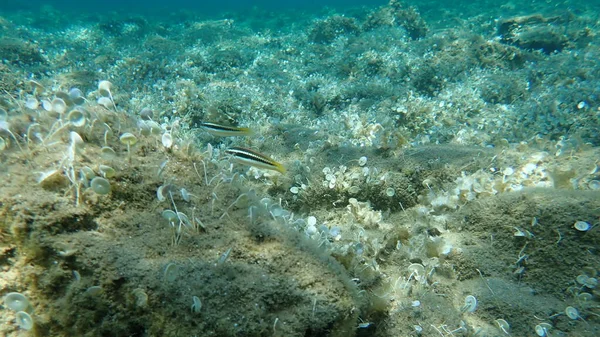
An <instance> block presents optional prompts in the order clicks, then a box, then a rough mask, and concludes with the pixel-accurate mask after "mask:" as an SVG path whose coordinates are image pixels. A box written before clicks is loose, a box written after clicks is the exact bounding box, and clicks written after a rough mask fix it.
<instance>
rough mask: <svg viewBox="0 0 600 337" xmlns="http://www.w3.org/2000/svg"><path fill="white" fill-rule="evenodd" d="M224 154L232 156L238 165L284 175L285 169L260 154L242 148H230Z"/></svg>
mask: <svg viewBox="0 0 600 337" xmlns="http://www.w3.org/2000/svg"><path fill="white" fill-rule="evenodd" d="M225 152H227V153H229V154H230V155H232V156H233V158H234V160H235V161H236V162H237V163H239V164H244V165H250V166H254V167H257V168H261V169H266V170H273V171H277V172H279V173H282V174H283V173H285V167H283V165H281V164H280V163H278V162H276V161H275V160H273V159H271V158H269V157H267V156H265V155H264V154H262V153H258V152H256V151H253V150H250V149H246V148H243V147H232V148H229V149H227V150H225Z"/></svg>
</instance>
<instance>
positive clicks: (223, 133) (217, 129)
mask: <svg viewBox="0 0 600 337" xmlns="http://www.w3.org/2000/svg"><path fill="white" fill-rule="evenodd" d="M200 126H201V127H202V128H203V129H204V130H206V132H208V133H210V134H211V135H213V136H219V137H235V136H251V135H252V134H254V131H252V130H251V129H250V128H240V127H237V126H227V125H220V124H215V123H208V122H206V123H201V124H200Z"/></svg>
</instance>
